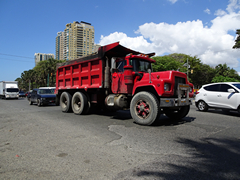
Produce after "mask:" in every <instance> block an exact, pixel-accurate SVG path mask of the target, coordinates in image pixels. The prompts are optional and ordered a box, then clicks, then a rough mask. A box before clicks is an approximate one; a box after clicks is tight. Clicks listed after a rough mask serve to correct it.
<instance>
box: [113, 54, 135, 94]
mask: <svg viewBox="0 0 240 180" xmlns="http://www.w3.org/2000/svg"><path fill="white" fill-rule="evenodd" d="M125 65H126V60H125V59H123V60H116V67H115V68H113V69H112V92H113V93H114V94H117V93H126V94H129V93H132V85H126V84H125V82H124V74H123V72H124V68H123V67H124V66H125Z"/></svg>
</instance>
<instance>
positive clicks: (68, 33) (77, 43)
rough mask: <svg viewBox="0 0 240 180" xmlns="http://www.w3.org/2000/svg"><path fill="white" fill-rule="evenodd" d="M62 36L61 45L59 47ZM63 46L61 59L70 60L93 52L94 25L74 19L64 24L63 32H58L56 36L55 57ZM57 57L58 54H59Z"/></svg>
mask: <svg viewBox="0 0 240 180" xmlns="http://www.w3.org/2000/svg"><path fill="white" fill-rule="evenodd" d="M61 38H63V39H64V40H63V47H61V45H60V44H61V43H60V42H61ZM59 48H63V59H66V60H72V59H77V58H79V57H83V56H86V55H88V54H92V53H93V52H95V46H94V27H93V26H92V25H91V24H90V23H86V22H83V21H81V22H78V21H74V22H73V23H68V24H66V28H65V30H64V32H62V33H59V34H58V36H57V38H56V57H57V56H58V55H57V53H60V52H61V50H59ZM59 59H61V58H60V55H59Z"/></svg>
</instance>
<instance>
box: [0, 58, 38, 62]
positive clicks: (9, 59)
mask: <svg viewBox="0 0 240 180" xmlns="http://www.w3.org/2000/svg"><path fill="white" fill-rule="evenodd" d="M0 60H9V61H19V62H34V61H24V60H16V59H5V58H4V59H1V58H0Z"/></svg>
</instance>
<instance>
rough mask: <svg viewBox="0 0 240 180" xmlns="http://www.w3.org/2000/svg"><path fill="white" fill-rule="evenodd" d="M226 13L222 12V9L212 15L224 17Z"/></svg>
mask: <svg viewBox="0 0 240 180" xmlns="http://www.w3.org/2000/svg"><path fill="white" fill-rule="evenodd" d="M226 14H227V13H226V12H225V11H224V10H222V9H218V10H217V11H216V12H215V13H214V15H215V16H224V15H226Z"/></svg>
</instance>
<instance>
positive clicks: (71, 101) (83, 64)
mask: <svg viewBox="0 0 240 180" xmlns="http://www.w3.org/2000/svg"><path fill="white" fill-rule="evenodd" d="M153 55H155V53H150V54H143V53H140V52H137V51H134V50H131V49H128V48H126V47H124V46H122V45H120V44H119V42H116V43H113V44H109V45H106V46H101V47H100V48H99V49H98V52H97V53H95V54H91V55H89V56H86V57H82V58H79V59H75V60H71V61H67V62H65V63H63V64H61V65H59V66H58V68H57V73H56V90H55V94H56V98H57V102H59V103H60V106H61V109H62V111H63V112H69V111H73V112H74V113H75V114H77V115H80V114H87V113H89V112H91V111H93V110H100V109H103V110H106V111H116V110H121V109H130V113H131V116H132V118H133V119H134V121H135V122H136V123H138V124H141V125H151V124H152V123H154V121H155V120H157V119H158V118H159V116H160V114H161V113H164V114H165V115H166V116H168V117H169V118H173V119H181V118H184V117H185V116H186V115H187V114H188V112H189V109H190V104H191V97H192V96H193V85H192V84H191V83H189V82H188V79H187V76H186V74H185V73H182V72H178V71H162V72H152V65H151V64H152V63H154V62H155V60H153V59H151V58H150V57H151V56H153Z"/></svg>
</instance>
